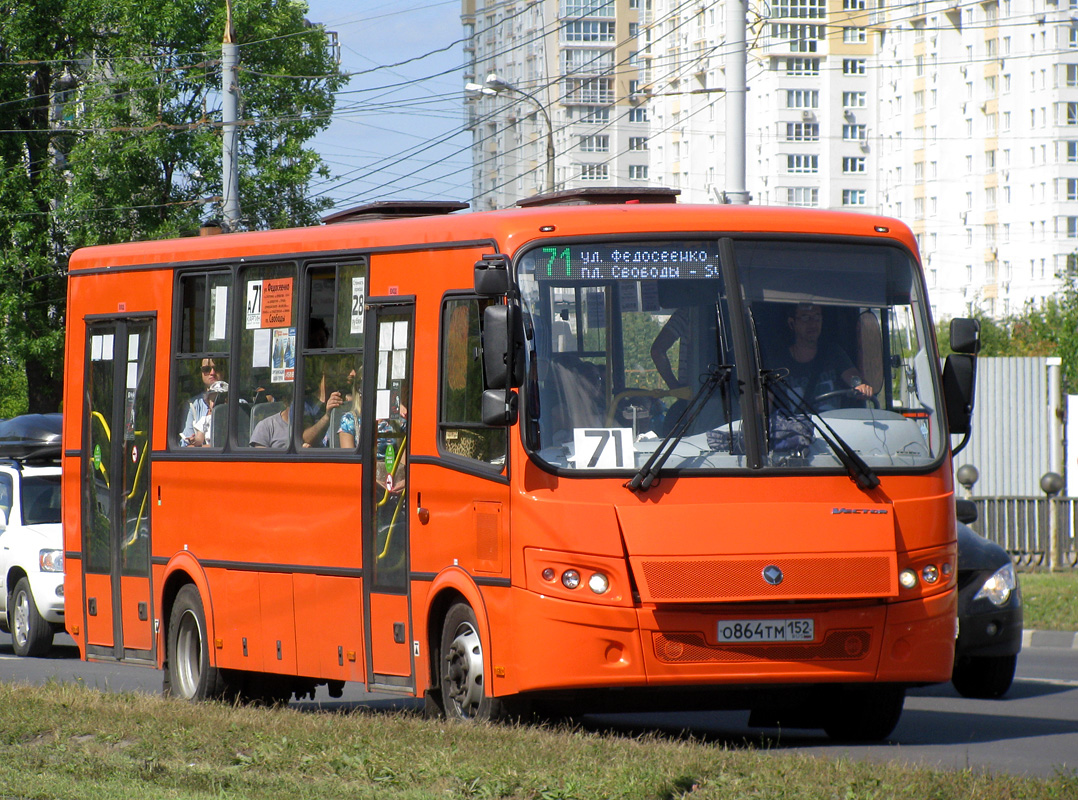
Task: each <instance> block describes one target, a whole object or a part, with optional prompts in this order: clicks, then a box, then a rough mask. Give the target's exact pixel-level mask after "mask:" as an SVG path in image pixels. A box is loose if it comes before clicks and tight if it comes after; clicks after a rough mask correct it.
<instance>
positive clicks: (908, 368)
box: [517, 238, 943, 471]
mask: <svg viewBox="0 0 1078 800" xmlns="http://www.w3.org/2000/svg"><path fill="white" fill-rule="evenodd" d="M917 276H918V271H917V268H916V266H915V264H914V263H913V262H912V260H911V258H910V256H909V254H908V253H907V252H906V251H905V250H903V249H901V248H898V247H895V246H888V245H886V244H884V243H880V242H873V243H866V244H858V243H849V242H831V241H822V240H810V241H806V240H798V241H780V240H751V239H725V240H720V239H718V238H715V239H710V240H706V239H697V240H677V241H652V242H639V241H637V242H624V243H616V244H611V243H609V242H604V243H601V244H600V243H577V242H573V243H568V244H559V245H557V246H549V245H541V246H538V247H535V248H533V249H530V250H528V251H526V252H525V253H523V254H522V255H521V256H520V257H519V258H518V259H517V278H518V283H519V286H520V290H521V298H522V303H523V307H524V311H525V313H526V318H527V320H528V335H529V342H528V380H527V382H526V387H525V403H524V413H525V415H526V421H527V427H526V432H527V441H528V445H529V447H530V448H531V449H532V451H533V452H534V453H535V454H536V455H537V456H538V458H539V459H541V460H542V461H544V462H546V463H547V464H548V465H550V466H551V467H555V468H562V469H570V470H636V469H638V468H640V466H641V465H642V464H644V463H645V462H647V461H648V459H649V458H652V457H653V455H654V454H655V451H656V450H657V449H659V448H660V446H662V442H663V441H664V440H666V441H667V443H666V445H665V446H663V448H664V451H663V452H662V454H661V455H662V458H661V462H662V463H663V464H664V468H665V469H673V470H678V471H686V470H708V469H739V468H748V467H753V468H760V467H771V468H778V469H785V468H798V469H813V468H822V469H844V468H845V469H848V468H849V461H850V459H851V458H853V459H854V460H862V461H863V462H864V463H865V464H866V465H867V466H868V467H869V468H871V469H884V470H886V469H888V468H904V469H910V468H917V467H922V466H927V465H929V464H931V463H932V462H934V461H935V459H936V458H937V457H938V456H939V453H940V452H941V450H940V448H941V442H942V437H943V426H942V422H941V419H940V413H939V409H940V404H939V401H938V387H937V383H936V372H937V371H936V369H935V368H934V366H933V359H934V358H935V355H934V349H933V346H932V344H931V336H930V327H929V322H928V318H927V314H926V311H925V305H924V300H923V297H922V296H921V284H920V281H919V279H918V277H917ZM735 283H736V286H734V285H733V284H735ZM732 298H741V300H740V304H739V305H737V306H733V303H734V301H733V299H732ZM747 413H751V414H752V416H753V420H752V424H746V420H745V415H746V414H747ZM746 436H751V437H754V439H755V442H756V443H757V444H756V446H755V447H754V446H749V444H750V443H747V442H746V441H745V438H746ZM840 450H841V451H842V452H838V451H840ZM666 451H668V452H666ZM754 453H755V454H757V455H755V456H754V455H753V454H754ZM851 454H852V455H851ZM753 459H755V461H756V463H753Z"/></svg>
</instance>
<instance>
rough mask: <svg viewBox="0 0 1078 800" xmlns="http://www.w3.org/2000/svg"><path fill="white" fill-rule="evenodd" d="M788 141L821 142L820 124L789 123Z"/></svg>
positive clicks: (787, 124)
mask: <svg viewBox="0 0 1078 800" xmlns="http://www.w3.org/2000/svg"><path fill="white" fill-rule="evenodd" d="M786 141H788V142H818V141H820V123H818V122H787V123H786Z"/></svg>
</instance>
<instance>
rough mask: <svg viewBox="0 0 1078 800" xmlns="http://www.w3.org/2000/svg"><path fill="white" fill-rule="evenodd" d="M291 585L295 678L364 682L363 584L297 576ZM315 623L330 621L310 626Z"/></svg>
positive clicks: (316, 576)
mask: <svg viewBox="0 0 1078 800" xmlns="http://www.w3.org/2000/svg"><path fill="white" fill-rule="evenodd" d="M292 581H293V587H294V590H295V607H296V664H297V671H298V672H299V674H300V675H307V676H312V677H314V676H317V677H319V678H326V679H328V680H340V681H364V680H366V667H365V665H364V658H363V580H362V579H361V578H338V577H332V576H326V575H305V574H297V575H295V576H293V579H292ZM315 620H333V624H332V625H325V624H312V623H314V621H315Z"/></svg>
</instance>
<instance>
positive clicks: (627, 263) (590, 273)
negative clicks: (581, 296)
mask: <svg viewBox="0 0 1078 800" xmlns="http://www.w3.org/2000/svg"><path fill="white" fill-rule="evenodd" d="M527 262H531V263H527ZM523 268H524V271H525V272H531V271H533V270H534V273H535V277H536V278H537V279H539V280H566V279H568V280H615V281H617V280H634V281H635V280H677V279H692V278H696V279H699V278H717V277H719V275H720V273H721V270H720V267H719V249H718V245H717V243H715V242H657V243H655V242H652V243H641V244H613V245H600V244H579V245H577V244H574V245H556V246H551V247H540V248H538V249H536V250H532V251H531V252H529V253H528V254H527V256H526V258H525V263H524V265H523Z"/></svg>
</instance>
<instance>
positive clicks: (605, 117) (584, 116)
mask: <svg viewBox="0 0 1078 800" xmlns="http://www.w3.org/2000/svg"><path fill="white" fill-rule="evenodd" d="M570 111H572V109H570ZM576 112H577V114H579V117H578V118H577V122H583V123H597V122H610V107H609V106H580V107H579V108H577V109H576Z"/></svg>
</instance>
